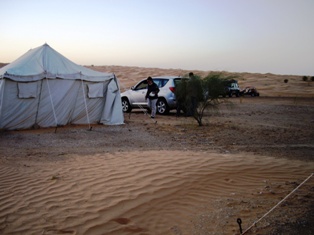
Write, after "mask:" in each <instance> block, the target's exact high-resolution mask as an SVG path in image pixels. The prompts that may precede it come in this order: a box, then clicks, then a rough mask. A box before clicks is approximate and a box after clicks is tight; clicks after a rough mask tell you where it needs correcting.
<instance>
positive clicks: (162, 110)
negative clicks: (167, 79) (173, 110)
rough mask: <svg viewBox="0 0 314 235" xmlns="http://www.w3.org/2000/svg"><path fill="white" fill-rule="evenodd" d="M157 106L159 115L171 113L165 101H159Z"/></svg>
mask: <svg viewBox="0 0 314 235" xmlns="http://www.w3.org/2000/svg"><path fill="white" fill-rule="evenodd" d="M156 106H157V112H158V113H159V114H167V113H169V107H168V104H167V101H166V100H165V99H158V101H157V104H156Z"/></svg>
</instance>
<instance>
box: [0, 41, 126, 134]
mask: <svg viewBox="0 0 314 235" xmlns="http://www.w3.org/2000/svg"><path fill="white" fill-rule="evenodd" d="M123 122H124V119H123V112H122V105H121V97H120V89H119V84H118V81H117V78H116V77H115V75H114V74H111V73H101V72H97V71H93V70H91V69H88V68H85V67H83V66H80V65H77V64H75V63H73V62H72V61H70V60H68V59H67V58H65V57H64V56H62V55H61V54H60V53H58V52H57V51H55V50H54V49H52V48H51V47H50V46H49V45H47V44H44V45H42V46H40V47H37V48H34V49H31V50H29V51H28V52H26V53H25V54H24V55H22V56H21V57H19V58H18V59H17V60H15V61H14V62H12V63H11V64H8V65H7V66H4V67H3V68H1V69H0V129H7V130H15V129H28V128H32V127H54V126H60V125H67V124H94V123H102V124H107V125H116V124H123Z"/></svg>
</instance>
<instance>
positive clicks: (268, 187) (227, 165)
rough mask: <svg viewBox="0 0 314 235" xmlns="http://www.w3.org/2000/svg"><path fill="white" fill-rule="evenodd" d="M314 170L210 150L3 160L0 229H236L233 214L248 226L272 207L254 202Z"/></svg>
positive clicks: (280, 193)
mask: <svg viewBox="0 0 314 235" xmlns="http://www.w3.org/2000/svg"><path fill="white" fill-rule="evenodd" d="M313 169H314V163H304V162H301V161H288V160H286V159H275V158H271V157H263V158H261V157H260V156H250V155H245V154H238V155H234V154H217V153H215V152H208V151H204V152H190V151H183V152H182V151H145V152H137V151H133V152H128V153H123V152H120V153H113V154H109V153H108V154H98V155H92V156H77V155H64V156H62V157H59V158H56V160H47V159H45V158H42V159H38V158H35V157H29V158H27V159H25V158H14V159H13V158H7V159H1V165H0V182H1V191H0V208H1V210H0V218H1V221H0V231H3V232H4V234H236V233H237V232H238V227H237V224H236V219H237V217H240V216H241V218H242V219H243V221H244V224H243V226H244V227H248V226H249V225H250V223H253V222H254V220H256V216H258V215H261V214H262V213H264V212H266V211H267V210H268V209H270V208H265V207H263V205H258V204H254V203H252V201H254V202H256V201H261V200H269V199H272V200H274V198H276V199H277V200H278V201H279V199H280V198H281V197H282V196H283V195H285V194H286V193H287V192H289V190H290V189H291V186H290V185H289V184H290V183H291V182H298V183H300V182H301V181H302V180H303V179H304V178H306V177H307V176H308V175H309V174H310V173H311V171H312V170H313ZM313 183H314V182H313V180H312V181H311V184H312V185H313ZM230 208H233V209H232V211H230ZM213 216H214V217H217V218H216V219H213V218H212V217H213ZM209 225H210V226H209Z"/></svg>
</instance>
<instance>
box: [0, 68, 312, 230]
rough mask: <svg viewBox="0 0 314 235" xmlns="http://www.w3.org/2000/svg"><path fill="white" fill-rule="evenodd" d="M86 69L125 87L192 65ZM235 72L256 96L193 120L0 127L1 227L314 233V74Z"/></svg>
mask: <svg viewBox="0 0 314 235" xmlns="http://www.w3.org/2000/svg"><path fill="white" fill-rule="evenodd" d="M89 67H90V68H92V69H95V70H98V71H105V72H114V73H115V74H116V76H117V77H118V79H119V81H120V85H121V88H122V90H123V89H124V88H128V87H130V86H132V85H134V84H135V83H136V82H137V81H139V80H141V79H144V78H146V77H147V76H157V75H184V74H187V73H188V72H189V71H184V70H178V69H155V68H140V67H123V66H89ZM193 72H194V73H196V74H197V73H199V74H201V75H205V74H206V73H207V72H206V71H193ZM238 75H239V79H238V81H239V85H240V87H244V86H247V85H254V86H255V87H256V88H257V89H258V90H259V92H260V93H261V96H260V97H254V98H252V97H244V98H229V99H228V101H230V102H229V103H228V104H224V105H222V106H221V107H220V110H219V112H216V113H205V117H204V126H202V127H199V126H198V125H197V123H196V121H195V120H193V119H192V118H190V117H176V115H175V113H173V112H171V113H170V114H169V115H166V116H161V115H158V116H157V118H156V120H157V123H154V122H153V121H152V120H151V119H150V118H149V117H148V116H146V115H144V113H143V112H141V110H134V111H133V112H132V113H131V114H125V124H124V125H119V126H103V125H93V126H92V130H89V129H88V127H87V126H64V127H59V128H58V129H55V128H51V129H37V130H23V131H2V132H0V234H86V235H89V234H92V235H94V234H95V235H97V234H101V235H103V234H108V235H109V234H110V235H111V234H113V235H115V234H117V235H120V234H122V235H124V234H128V235H131V234H142V235H155V234H162V235H167V234H169V235H173V234H174V235H192V234H195V235H205V234H240V229H239V225H238V223H237V219H238V218H240V219H241V221H242V224H241V226H242V229H243V231H242V232H245V234H314V226H313V221H314V176H313V177H311V174H312V173H313V171H314V159H313V156H314V142H313V140H314V129H313V125H314V89H313V86H314V82H313V83H311V82H304V81H302V77H301V76H287V75H285V76H284V75H274V74H249V73H243V74H238ZM284 79H288V80H289V82H288V83H284ZM306 179H308V180H307V181H305V180H306ZM304 181H305V182H304ZM303 182H304V183H303ZM302 183H303V184H302ZM297 187H299V188H298V189H297V190H295V191H294V192H293V193H292V194H291V195H290V196H289V197H287V198H285V197H286V196H287V195H289V193H291V192H292V191H293V190H294V189H296V188H297ZM283 199H284V200H283ZM280 201H282V202H281V203H280V204H278V203H279V202H280ZM271 209H273V210H272V211H270V210H271ZM268 212H270V213H268ZM267 213H268V214H267ZM259 219H260V220H259ZM257 221H258V222H257ZM254 223H255V225H254V226H252V225H253V224H254ZM251 226H252V227H251ZM250 227H251V228H250ZM248 228H250V229H249V230H247V229H248Z"/></svg>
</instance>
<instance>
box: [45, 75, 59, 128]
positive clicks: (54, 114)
mask: <svg viewBox="0 0 314 235" xmlns="http://www.w3.org/2000/svg"><path fill="white" fill-rule="evenodd" d="M46 80H47V87H48V92H49V97H50V102H51V106H52V112H53V116H54V118H55V122H56V129H55V133H56V132H57V127H58V121H57V116H56V112H55V108H54V105H53V101H52V97H51V92H50V87H49V82H48V78H47V77H46Z"/></svg>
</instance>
